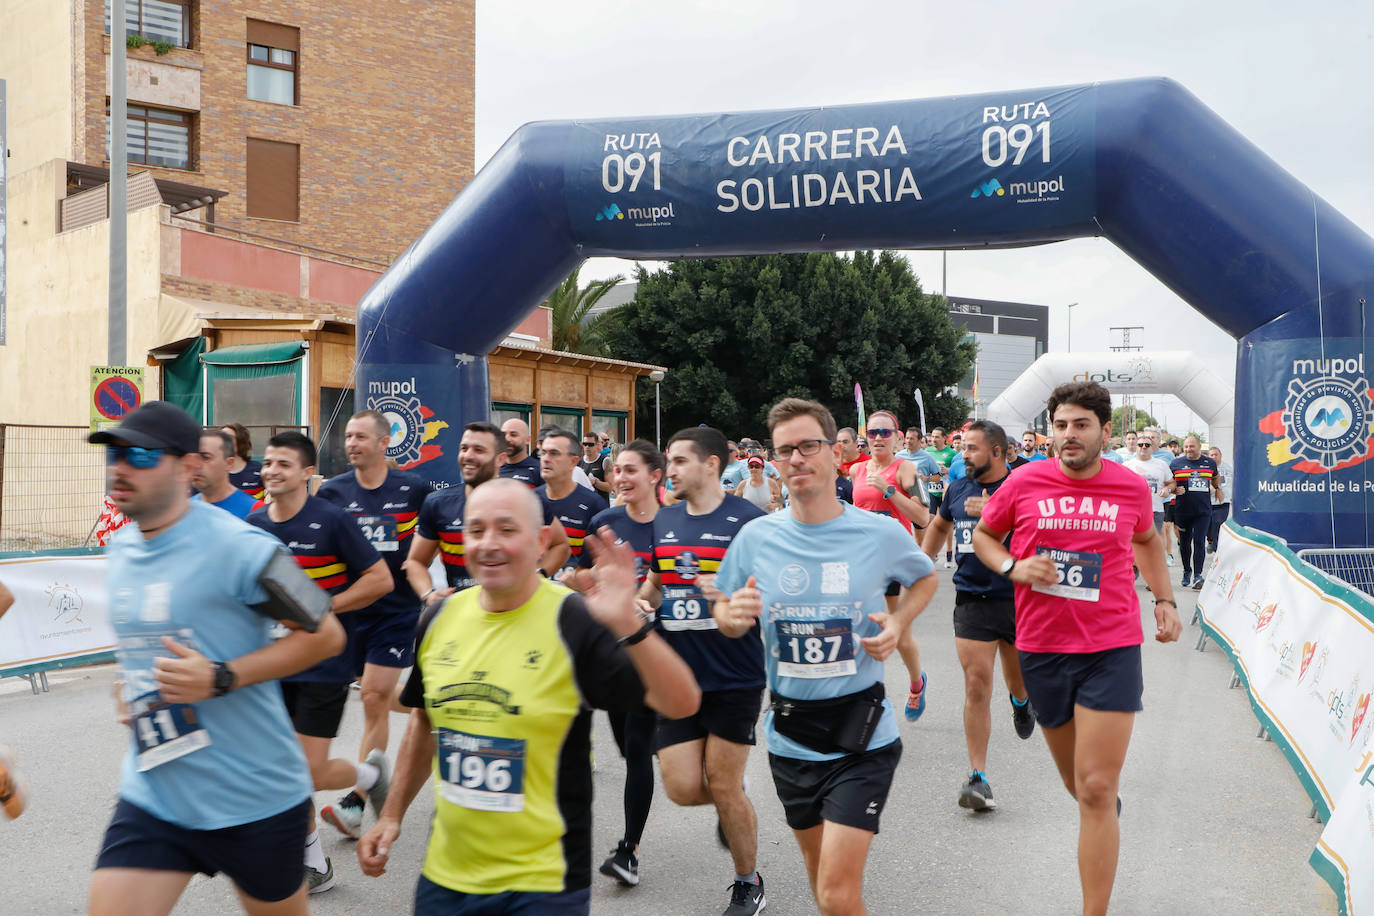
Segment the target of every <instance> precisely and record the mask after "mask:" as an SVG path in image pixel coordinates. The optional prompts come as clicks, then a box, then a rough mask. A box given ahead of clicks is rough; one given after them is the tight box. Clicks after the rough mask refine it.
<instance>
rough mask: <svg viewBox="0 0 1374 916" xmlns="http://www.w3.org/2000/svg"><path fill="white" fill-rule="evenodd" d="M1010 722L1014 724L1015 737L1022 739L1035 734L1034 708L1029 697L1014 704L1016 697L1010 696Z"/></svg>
mask: <svg viewBox="0 0 1374 916" xmlns="http://www.w3.org/2000/svg"><path fill="white" fill-rule="evenodd" d="M1011 724H1012V725H1014V726H1016V737H1018V738H1020V739H1021V740H1022V741H1025V740H1026V739H1027V738H1029V737H1030V736H1031V735H1033V734H1035V710H1034V709H1033V708H1032V707H1031V702H1030V698H1029V697H1027V698H1026V702H1024V703H1022V704H1021V705H1020V706H1018V705H1016V697H1012V698H1011Z"/></svg>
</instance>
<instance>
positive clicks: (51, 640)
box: [0, 554, 115, 673]
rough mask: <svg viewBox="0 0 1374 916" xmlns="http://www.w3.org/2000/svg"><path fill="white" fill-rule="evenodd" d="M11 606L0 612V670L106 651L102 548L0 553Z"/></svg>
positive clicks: (109, 636) (110, 640)
mask: <svg viewBox="0 0 1374 916" xmlns="http://www.w3.org/2000/svg"><path fill="white" fill-rule="evenodd" d="M0 582H3V583H5V587H6V588H8V589H9V590H10V591H11V592H13V593H14V606H13V607H11V608H10V610H9V612H8V613H7V614H5V616H4V617H0V673H4V672H6V671H13V670H14V669H29V668H35V667H37V668H41V667H45V666H47V667H58V666H59V665H60V664H62V663H63V662H68V663H70V662H71V661H73V660H75V659H78V658H81V657H84V656H94V655H99V654H101V653H105V652H112V651H113V650H114V647H115V634H114V630H113V629H112V628H111V626H110V615H109V600H108V595H107V594H106V591H105V556H104V554H83V555H78V556H62V555H58V556H32V557H15V558H9V559H0Z"/></svg>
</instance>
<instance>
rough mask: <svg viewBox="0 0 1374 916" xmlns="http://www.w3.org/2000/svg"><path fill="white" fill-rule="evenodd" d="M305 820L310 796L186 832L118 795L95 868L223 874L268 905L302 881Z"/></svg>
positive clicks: (293, 889) (308, 812) (287, 895)
mask: <svg viewBox="0 0 1374 916" xmlns="http://www.w3.org/2000/svg"><path fill="white" fill-rule="evenodd" d="M207 791H211V789H210V788H209V787H207ZM309 819H310V800H309V799H306V800H304V801H302V802H301V803H300V804H298V805H293V806H292V807H290V808H287V809H286V810H285V811H283V812H281V813H280V814H274V815H272V816H271V817H265V818H263V819H262V820H260V821H252V822H250V823H247V824H239V825H238V826H236V827H224V828H222V829H220V830H190V829H187V828H185V827H178V826H177V825H176V824H170V823H168V822H167V821H164V820H162V819H160V818H157V817H154V816H153V815H152V814H149V813H148V812H147V811H144V810H143V809H142V808H140V807H138V806H137V805H133V804H130V803H129V802H127V801H125V800H124V799H122V798H121V799H120V800H119V804H118V805H116V806H115V812H114V817H113V818H112V819H111V820H110V826H109V827H107V828H106V830H105V840H104V842H102V843H101V847H100V855H99V856H97V857H96V860H95V867H96V868H97V869H100V868H146V869H150V870H152V871H175V872H204V873H205V874H207V875H212V876H213V875H215V874H217V873H219V872H224V874H225V875H227V876H228V878H229V880H231V881H233V882H234V884H236V885H237V886H238V888H239V890H241V891H243V893H245V894H247V895H248V896H249V897H252V898H253V899H255V900H262V901H266V902H269V903H272V902H276V901H278V900H285V899H286V898H287V897H290V896H291V895H292V894H294V893H296V891H298V890H300V888H301V885H302V884H304V883H305V829H306V825H307V824H308V823H309Z"/></svg>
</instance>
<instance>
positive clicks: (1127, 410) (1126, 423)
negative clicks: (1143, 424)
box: [1107, 327, 1145, 436]
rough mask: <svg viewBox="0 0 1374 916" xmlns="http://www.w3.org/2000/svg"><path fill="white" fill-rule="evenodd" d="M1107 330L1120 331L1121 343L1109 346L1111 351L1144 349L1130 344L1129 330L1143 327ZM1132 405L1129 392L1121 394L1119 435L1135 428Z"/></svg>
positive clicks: (1137, 329)
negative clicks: (1132, 419)
mask: <svg viewBox="0 0 1374 916" xmlns="http://www.w3.org/2000/svg"><path fill="white" fill-rule="evenodd" d="M1107 330H1108V331H1111V332H1112V333H1115V332H1117V331H1120V332H1121V343H1119V344H1117V345H1116V346H1114V347H1112V348H1111V349H1112V351H1113V352H1115V353H1134V352H1136V351H1138V350H1143V349H1145V348H1144V347H1141V346H1133V345H1132V344H1131V332H1132V331H1141V332H1143V331H1144V330H1145V329H1144V328H1143V327H1129V328H1128V327H1115V328H1108V329H1107ZM1133 406H1134V405H1133V404H1132V399H1131V396H1130V395H1129V394H1127V395H1122V398H1121V421H1122V422H1121V426H1122V429H1121V435H1123V436H1124V435H1126V432H1127V431H1128V430H1132V429H1135V425H1134V424H1133V423H1132V422H1131V409H1132V407H1133Z"/></svg>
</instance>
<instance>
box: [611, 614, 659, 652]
mask: <svg viewBox="0 0 1374 916" xmlns="http://www.w3.org/2000/svg"><path fill="white" fill-rule="evenodd" d="M653 631H654V619H653V618H652V617H650V618H648V619H647V620H645V621H644V626H642V627H640V628H639V629H638V630H636V631H635V632H633V633H631V634H630V635H629V636H622V637H620V638H619V639H617V640H616V642H618V643H620V645H622V646H633V645H638V644H639V643H642V642H643V641H644V640H645V639H647V638H648V637H649V634H650V633H652V632H653Z"/></svg>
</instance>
